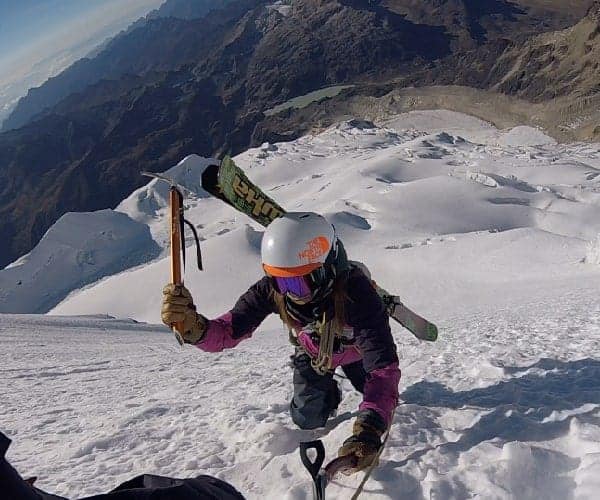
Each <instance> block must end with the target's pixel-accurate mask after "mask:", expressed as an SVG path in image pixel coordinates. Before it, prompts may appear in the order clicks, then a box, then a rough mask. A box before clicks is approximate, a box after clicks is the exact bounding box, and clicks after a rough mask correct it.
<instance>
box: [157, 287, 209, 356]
mask: <svg viewBox="0 0 600 500" xmlns="http://www.w3.org/2000/svg"><path fill="white" fill-rule="evenodd" d="M161 318H162V321H163V323H164V324H165V325H167V326H168V327H169V328H171V327H172V326H173V325H174V324H175V323H180V322H181V323H183V332H180V334H181V337H182V338H183V341H184V342H185V343H186V344H196V343H198V342H199V341H200V340H201V339H202V337H203V336H204V334H205V333H206V328H207V324H208V320H207V319H206V318H205V317H204V316H202V315H201V314H197V313H196V306H195V305H194V301H193V299H192V295H191V294H190V292H189V290H188V289H187V288H186V287H184V286H183V285H174V284H173V283H169V284H168V285H167V286H165V287H164V288H163V303H162V309H161Z"/></svg>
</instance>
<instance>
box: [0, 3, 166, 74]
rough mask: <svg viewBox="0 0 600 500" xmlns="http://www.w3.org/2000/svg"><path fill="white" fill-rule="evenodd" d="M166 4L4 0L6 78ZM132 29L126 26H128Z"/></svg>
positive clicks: (0, 13) (0, 55) (0, 24)
mask: <svg viewBox="0 0 600 500" xmlns="http://www.w3.org/2000/svg"><path fill="white" fill-rule="evenodd" d="M162 2H163V0H0V79H1V77H2V75H3V74H4V75H7V74H10V73H13V74H14V72H15V71H17V72H26V71H27V69H28V68H30V67H33V65H35V64H36V63H39V62H40V61H42V60H46V59H48V58H51V57H52V55H53V53H55V54H59V53H64V52H65V51H68V50H70V49H73V48H75V47H77V46H80V45H81V44H82V43H83V42H85V41H86V40H89V39H91V38H93V37H94V35H96V36H103V35H104V33H108V32H110V30H111V27H113V26H114V27H115V30H113V31H119V29H122V27H123V24H124V23H129V22H132V21H133V20H135V19H137V18H138V17H141V16H143V15H145V14H146V13H147V12H149V11H150V10H152V9H154V8H156V7H157V6H159V5H160V4H161V3H162ZM125 25H126V24H125Z"/></svg>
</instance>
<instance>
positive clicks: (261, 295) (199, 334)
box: [161, 277, 275, 352]
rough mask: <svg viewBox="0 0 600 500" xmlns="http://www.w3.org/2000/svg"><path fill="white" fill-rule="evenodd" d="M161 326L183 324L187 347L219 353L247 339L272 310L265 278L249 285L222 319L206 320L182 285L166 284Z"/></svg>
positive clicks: (272, 304)
mask: <svg viewBox="0 0 600 500" xmlns="http://www.w3.org/2000/svg"><path fill="white" fill-rule="evenodd" d="M163 295H164V297H163V307H162V311H161V313H162V314H161V316H162V320H163V323H165V324H166V325H167V326H171V325H173V324H174V323H178V322H182V323H183V324H184V333H183V334H182V335H181V336H182V337H183V340H184V341H185V342H186V343H188V344H193V345H195V346H196V347H198V348H199V349H202V350H203V351H207V352H220V351H222V350H224V349H230V348H232V347H235V346H236V345H238V344H239V343H240V342H241V341H242V340H244V339H247V338H250V337H251V336H252V333H253V332H254V330H256V328H257V327H258V326H259V325H260V324H261V323H262V321H263V320H264V319H265V318H266V317H267V316H268V315H269V314H271V313H272V312H275V307H274V303H273V299H272V294H271V285H270V284H269V281H268V278H266V277H265V278H263V279H261V280H260V281H258V282H256V283H255V284H254V285H252V286H251V287H250V288H249V289H248V290H247V291H246V292H245V293H244V294H243V295H242V296H241V297H240V298H239V299H238V301H237V302H236V304H235V305H234V306H233V308H232V309H231V310H230V311H228V312H227V313H225V314H223V315H222V316H220V317H218V318H216V319H213V320H209V319H207V318H206V317H204V316H203V315H202V314H198V313H197V312H196V308H195V306H194V303H193V300H192V296H191V295H190V293H189V291H188V290H187V289H186V288H185V287H183V286H182V285H173V284H170V285H167V286H166V287H165V288H164V290H163Z"/></svg>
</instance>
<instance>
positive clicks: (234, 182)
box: [202, 156, 438, 342]
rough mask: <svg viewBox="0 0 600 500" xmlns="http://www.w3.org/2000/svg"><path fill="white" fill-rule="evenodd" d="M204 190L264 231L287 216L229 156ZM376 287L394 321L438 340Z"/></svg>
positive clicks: (205, 179) (211, 170) (431, 328)
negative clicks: (260, 226) (261, 227)
mask: <svg viewBox="0 0 600 500" xmlns="http://www.w3.org/2000/svg"><path fill="white" fill-rule="evenodd" d="M202 187H203V189H204V190H205V191H207V192H208V193H209V194H211V195H213V196H215V197H216V198H219V199H220V200H222V201H224V202H225V203H227V204H228V205H230V206H232V207H233V208H235V209H236V210H239V211H240V212H242V213H244V214H246V215H248V216H249V217H250V218H251V219H252V220H254V221H255V222H257V223H258V224H260V225H262V226H264V227H266V226H268V225H269V224H270V223H271V222H273V221H274V220H275V219H276V218H278V217H281V216H282V215H284V214H285V212H286V211H285V209H283V208H282V207H281V205H279V204H278V203H277V202H275V201H274V200H273V199H272V198H271V197H270V196H268V195H266V194H265V193H264V192H263V191H262V190H261V189H260V188H259V187H258V186H256V185H255V184H254V183H253V182H252V181H251V180H249V179H248V177H247V176H246V174H245V173H244V171H243V170H242V169H241V168H240V167H238V166H237V165H236V164H235V162H234V161H233V159H232V158H231V157H229V156H226V157H225V158H224V159H223V161H222V162H221V165H220V166H217V165H210V166H208V167H207V168H206V169H205V170H204V171H203V173H202ZM373 283H374V286H375V288H376V290H377V293H378V294H379V296H380V297H381V300H382V301H383V303H384V304H385V306H386V308H387V311H388V314H389V315H390V317H391V318H392V319H394V320H395V321H397V322H398V323H400V324H401V325H402V326H403V327H404V328H406V329H407V330H409V331H410V332H411V333H412V334H413V335H414V336H415V337H416V338H418V339H420V340H427V341H429V342H433V341H435V340H437V337H438V329H437V326H436V325H434V324H433V323H431V322H430V321H428V320H426V319H425V318H423V317H422V316H420V315H418V314H417V313H415V312H413V311H412V310H411V309H409V308H408V307H406V306H405V305H404V304H403V303H402V302H401V301H400V299H399V298H398V297H397V296H395V295H393V294H391V293H389V292H388V291H386V290H384V289H383V288H381V287H380V286H379V285H377V284H376V283H375V282H373Z"/></svg>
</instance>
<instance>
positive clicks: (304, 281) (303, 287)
mask: <svg viewBox="0 0 600 500" xmlns="http://www.w3.org/2000/svg"><path fill="white" fill-rule="evenodd" d="M272 279H273V284H274V285H275V288H276V289H277V291H278V292H279V293H280V294H282V295H292V296H294V297H297V298H299V299H307V298H310V297H311V296H312V293H313V289H312V286H311V283H310V279H309V276H308V275H305V276H294V277H291V278H280V277H279V276H273V277H272Z"/></svg>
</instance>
